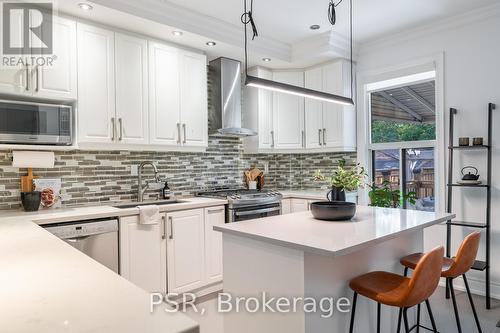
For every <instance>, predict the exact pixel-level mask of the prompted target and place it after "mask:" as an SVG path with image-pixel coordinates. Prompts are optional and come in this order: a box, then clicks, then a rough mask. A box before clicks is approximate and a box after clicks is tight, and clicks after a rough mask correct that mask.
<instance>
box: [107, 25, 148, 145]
mask: <svg viewBox="0 0 500 333" xmlns="http://www.w3.org/2000/svg"><path fill="white" fill-rule="evenodd" d="M115 77H116V80H115V82H116V83H115V84H116V117H117V124H116V126H117V127H116V130H117V136H118V142H123V143H125V144H147V143H148V142H149V136H148V130H149V128H148V107H149V106H148V42H147V40H145V39H141V38H137V37H133V36H129V35H123V34H118V33H115Z"/></svg>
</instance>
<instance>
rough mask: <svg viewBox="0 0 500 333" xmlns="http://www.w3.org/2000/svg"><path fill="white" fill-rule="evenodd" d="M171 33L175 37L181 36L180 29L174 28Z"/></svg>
mask: <svg viewBox="0 0 500 333" xmlns="http://www.w3.org/2000/svg"><path fill="white" fill-rule="evenodd" d="M172 35H174V36H176V37H179V36H182V31H178V30H174V31H172Z"/></svg>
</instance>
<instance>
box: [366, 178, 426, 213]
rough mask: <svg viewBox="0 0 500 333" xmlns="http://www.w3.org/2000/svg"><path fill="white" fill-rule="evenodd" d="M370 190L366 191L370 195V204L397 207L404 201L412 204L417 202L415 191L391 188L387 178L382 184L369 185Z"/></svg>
mask: <svg viewBox="0 0 500 333" xmlns="http://www.w3.org/2000/svg"><path fill="white" fill-rule="evenodd" d="M370 187H371V190H370V192H369V193H368V196H369V197H370V206H374V207H386V208H398V207H401V206H403V204H404V203H405V202H408V203H410V204H412V205H414V204H415V203H416V202H417V194H416V193H415V192H408V193H401V191H400V190H399V189H394V190H393V189H392V188H391V183H390V182H388V181H387V180H386V181H384V182H383V184H382V186H380V187H377V185H375V184H372V185H370Z"/></svg>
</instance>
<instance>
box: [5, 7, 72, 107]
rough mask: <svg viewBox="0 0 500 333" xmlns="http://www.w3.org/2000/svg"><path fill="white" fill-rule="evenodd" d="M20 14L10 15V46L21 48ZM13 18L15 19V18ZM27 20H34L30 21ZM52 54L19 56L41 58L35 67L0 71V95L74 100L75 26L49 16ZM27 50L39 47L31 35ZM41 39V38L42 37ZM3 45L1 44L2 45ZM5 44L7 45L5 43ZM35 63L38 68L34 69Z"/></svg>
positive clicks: (27, 66) (41, 43) (40, 42)
mask: <svg viewBox="0 0 500 333" xmlns="http://www.w3.org/2000/svg"><path fill="white" fill-rule="evenodd" d="M21 13H22V12H18V13H16V12H15V11H14V12H13V13H12V18H11V19H13V20H14V21H15V22H16V23H17V24H13V25H12V27H13V29H12V30H11V31H10V36H11V41H10V42H11V45H12V46H17V47H22V45H23V33H22V32H23V17H22V15H21ZM16 14H17V15H16ZM31 19H34V18H33V17H32V18H31ZM52 22H53V36H52V38H53V40H52V42H53V52H52V54H51V55H39V54H23V56H24V57H28V58H30V57H32V58H36V57H39V56H40V57H43V58H44V61H43V62H42V61H41V60H40V61H37V60H36V59H35V61H34V63H35V65H31V64H26V65H21V64H20V65H18V66H17V67H14V68H12V67H6V68H3V67H2V68H1V69H0V93H4V94H15V95H24V96H35V97H37V98H42V99H52V100H75V99H76V97H77V84H76V82H77V57H76V52H77V51H76V22H75V21H72V20H69V19H66V18H62V17H58V16H53V20H52ZM31 36H32V37H31V40H30V46H31V47H41V46H43V42H42V41H41V40H40V39H39V38H38V37H37V36H35V35H34V34H31ZM42 37H43V36H42ZM3 42H4V41H2V43H3ZM5 42H7V41H5ZM37 63H39V65H37Z"/></svg>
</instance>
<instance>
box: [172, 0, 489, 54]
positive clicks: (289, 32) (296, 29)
mask: <svg viewBox="0 0 500 333" xmlns="http://www.w3.org/2000/svg"><path fill="white" fill-rule="evenodd" d="M168 1H170V2H172V3H175V4H177V5H179V6H183V7H186V8H189V9H190V10H192V11H196V12H199V13H202V14H204V15H208V16H211V17H214V18H217V19H220V20H223V21H226V22H228V23H231V24H234V25H241V23H240V15H241V14H242V13H243V1H235V0H168ZM338 1H339V0H335V2H338ZM328 3H329V0H292V1H290V0H254V18H255V21H256V23H257V26H258V28H259V32H260V33H261V34H262V36H266V37H269V38H273V39H276V40H280V41H284V42H286V43H290V44H293V43H296V42H297V41H300V40H302V39H304V38H308V37H311V36H314V35H315V34H318V33H321V32H325V31H327V30H329V29H331V27H330V26H329V23H328V18H327V9H328ZM494 3H498V0H353V11H354V20H353V21H354V24H355V29H354V30H355V37H356V40H357V41H358V42H366V41H369V40H370V39H373V38H377V37H381V36H383V35H386V34H390V33H393V32H397V31H401V30H405V29H409V28H412V27H416V26H418V25H421V24H426V23H429V22H432V21H434V20H438V19H442V18H445V17H449V16H454V15H457V14H461V13H466V12H467V11H469V10H472V9H475V8H478V7H482V6H486V5H491V4H494ZM337 8H338V14H337V15H338V25H339V26H338V27H337V28H333V29H334V30H338V32H339V33H341V34H346V32H347V31H348V30H346V29H347V28H348V24H349V20H348V13H349V0H343V2H342V3H341V4H340V5H339V7H337ZM312 24H319V25H321V29H320V30H318V31H316V32H314V31H311V30H310V29H309V26H310V25H312Z"/></svg>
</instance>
